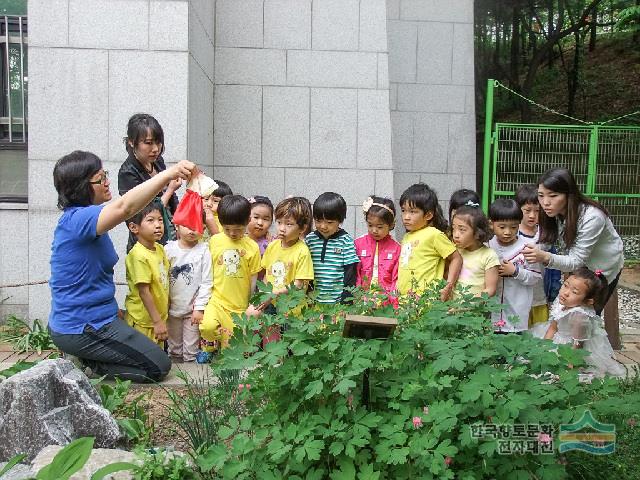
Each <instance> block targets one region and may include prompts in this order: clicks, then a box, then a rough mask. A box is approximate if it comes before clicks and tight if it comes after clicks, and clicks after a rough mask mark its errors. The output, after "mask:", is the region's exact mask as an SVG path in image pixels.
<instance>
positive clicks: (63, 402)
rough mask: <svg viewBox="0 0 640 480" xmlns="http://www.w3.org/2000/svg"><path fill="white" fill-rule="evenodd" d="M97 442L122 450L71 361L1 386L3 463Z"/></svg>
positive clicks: (47, 363)
mask: <svg viewBox="0 0 640 480" xmlns="http://www.w3.org/2000/svg"><path fill="white" fill-rule="evenodd" d="M80 437H94V438H95V443H94V445H95V446H96V447H102V448H110V447H113V446H115V445H116V442H117V441H118V438H119V437H120V430H119V428H118V424H117V422H116V420H115V419H114V418H113V417H112V416H111V414H110V413H109V411H108V410H106V409H105V408H103V407H102V405H101V403H100V397H99V395H98V393H97V392H96V390H95V389H94V388H93V386H92V385H91V383H90V382H89V379H88V378H87V377H86V375H85V374H84V373H82V372H81V371H80V370H78V369H76V368H75V366H74V365H73V364H72V363H71V362H70V361H68V360H64V359H61V358H57V359H54V360H44V361H42V362H40V363H38V364H37V365H34V366H33V367H31V368H30V369H28V370H25V371H24V372H20V373H18V374H16V375H13V376H12V377H10V378H8V379H7V380H5V381H4V382H2V384H0V438H1V439H2V441H1V442H0V461H6V460H8V459H9V458H11V457H13V456H14V455H16V454H18V453H24V454H26V455H27V459H29V460H31V459H33V458H34V457H35V456H36V454H37V453H38V452H39V451H40V450H42V449H43V448H44V447H46V446H48V445H66V444H68V443H69V442H71V441H72V440H75V439H77V438H80Z"/></svg>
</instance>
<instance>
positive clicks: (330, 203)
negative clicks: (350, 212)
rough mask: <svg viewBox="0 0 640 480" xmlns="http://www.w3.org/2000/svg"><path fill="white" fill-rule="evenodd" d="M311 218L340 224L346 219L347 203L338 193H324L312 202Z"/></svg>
mask: <svg viewBox="0 0 640 480" xmlns="http://www.w3.org/2000/svg"><path fill="white" fill-rule="evenodd" d="M313 218H314V220H316V219H317V220H336V221H338V222H340V223H342V222H344V219H345V218H347V202H345V201H344V198H342V195H340V194H338V193H333V192H324V193H322V194H320V196H319V197H318V198H316V201H315V202H313Z"/></svg>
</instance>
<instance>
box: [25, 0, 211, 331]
mask: <svg viewBox="0 0 640 480" xmlns="http://www.w3.org/2000/svg"><path fill="white" fill-rule="evenodd" d="M212 5H213V2H210V1H208V0H198V1H195V0H194V1H187V0H180V1H167V0H127V1H109V0H53V1H52V0H46V1H45V0H29V5H28V8H29V10H28V15H29V77H30V78H29V84H30V85H29V211H28V229H29V230H28V231H29V234H28V236H27V238H28V259H27V262H26V264H27V265H28V269H27V275H28V277H27V278H28V280H29V281H30V282H35V281H39V280H46V279H48V277H49V273H50V272H49V256H50V247H51V240H52V237H53V231H54V228H55V225H56V222H57V220H58V217H59V211H58V210H57V209H56V194H55V190H54V187H53V182H52V177H51V174H52V170H53V166H54V164H55V161H56V160H57V159H58V158H60V157H61V156H63V155H65V154H66V153H69V152H70V151H72V150H76V149H82V150H90V151H92V152H94V153H95V154H97V155H98V156H99V157H100V158H102V160H103V161H104V168H105V170H108V171H109V172H110V174H111V180H112V187H111V190H112V192H113V193H117V172H118V169H119V167H120V165H121V163H122V162H123V160H124V159H125V158H126V152H125V149H124V144H123V137H124V136H125V135H126V125H127V120H128V118H129V117H130V116H131V115H132V114H133V113H136V112H148V113H151V114H152V115H154V116H155V117H156V118H157V119H158V120H159V122H160V124H161V125H162V126H163V129H164V131H165V144H166V151H165V154H164V157H165V160H166V161H167V162H174V161H177V160H180V159H183V158H189V157H192V158H197V159H198V162H199V163H201V164H203V165H205V166H208V168H209V169H211V167H212V165H213V133H212V132H213V76H214V73H213V64H214V58H213V38H214V24H213V16H214V11H213V6H212ZM110 235H111V237H112V239H113V242H114V244H115V246H116V250H117V251H118V253H119V254H120V257H121V259H120V262H118V264H117V266H116V281H117V282H124V255H125V246H126V235H127V232H126V229H125V227H124V226H120V227H117V228H115V229H114V230H112V232H110ZM125 288H126V287H122V286H119V287H118V293H117V297H118V300H119V301H122V300H123V299H124V294H125ZM28 300H29V316H30V317H31V318H42V319H46V318H47V316H48V312H49V306H50V295H49V287H48V285H36V286H30V287H29V289H28Z"/></svg>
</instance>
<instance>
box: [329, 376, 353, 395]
mask: <svg viewBox="0 0 640 480" xmlns="http://www.w3.org/2000/svg"><path fill="white" fill-rule="evenodd" d="M355 386H356V382H354V381H353V380H351V379H350V378H343V379H342V380H340V381H339V382H338V384H337V385H336V386H335V387H334V388H333V391H334V392H338V393H339V394H341V395H346V394H347V392H348V391H349V390H350V389H352V388H355Z"/></svg>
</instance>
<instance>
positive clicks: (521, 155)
mask: <svg viewBox="0 0 640 480" xmlns="http://www.w3.org/2000/svg"><path fill="white" fill-rule="evenodd" d="M490 82H493V81H490ZM492 90H493V89H492V88H491V92H490V95H487V103H488V105H487V125H486V127H487V131H486V132H485V158H484V166H483V167H484V168H483V195H482V201H483V208H484V209H485V211H486V209H487V207H488V205H489V203H490V202H492V201H493V200H494V199H495V198H498V197H504V196H512V195H514V192H515V189H516V188H517V187H518V186H519V185H521V184H524V183H536V182H537V180H538V178H539V177H540V175H541V174H542V173H544V172H545V171H547V170H548V169H550V168H553V167H565V168H568V169H569V170H571V172H573V174H574V175H575V177H576V180H577V182H578V184H579V186H580V189H581V190H582V192H584V193H585V194H586V195H587V196H589V197H591V198H594V199H596V200H598V201H599V202H601V203H602V204H603V205H604V206H605V207H606V208H607V209H608V210H609V213H610V214H611V218H612V220H613V222H614V225H615V226H616V228H617V230H618V232H619V233H620V235H621V236H622V237H623V239H624V241H625V256H626V258H627V259H635V260H640V127H627V126H611V125H602V124H585V125H540V124H513V123H495V124H493V119H492V118H491V116H492V113H493V112H489V103H493V91H492ZM491 107H492V106H491Z"/></svg>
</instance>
